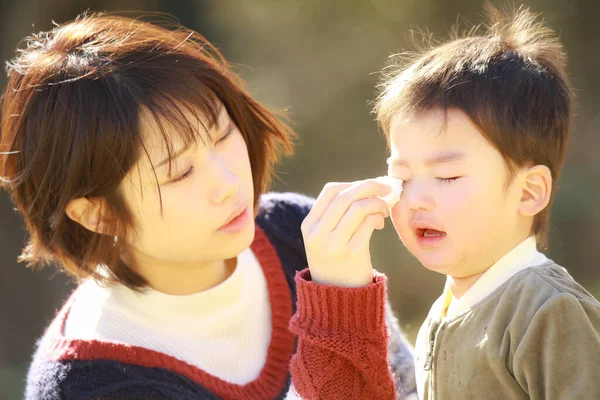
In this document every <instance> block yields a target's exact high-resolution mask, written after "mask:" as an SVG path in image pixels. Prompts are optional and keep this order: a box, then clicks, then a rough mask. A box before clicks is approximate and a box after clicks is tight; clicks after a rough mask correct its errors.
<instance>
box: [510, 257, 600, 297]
mask: <svg viewBox="0 0 600 400" xmlns="http://www.w3.org/2000/svg"><path fill="white" fill-rule="evenodd" d="M503 292H504V293H503V296H505V297H506V296H514V298H515V300H517V301H518V302H520V303H527V304H529V307H530V308H533V309H539V308H542V307H544V306H546V307H548V306H550V305H552V304H556V303H559V302H564V301H572V302H580V303H584V304H588V305H590V306H592V307H600V303H599V302H598V300H596V299H595V298H594V296H593V295H592V294H591V293H590V292H588V291H587V290H586V289H585V288H584V287H583V286H582V285H581V284H579V283H578V282H577V281H576V280H575V279H573V277H572V276H571V275H570V274H569V272H568V271H567V270H566V269H565V268H564V267H562V266H560V265H558V264H556V263H555V262H553V261H550V260H549V261H548V262H546V263H544V264H541V265H538V266H534V267H529V268H527V269H525V270H523V271H521V272H520V273H519V274H516V275H515V276H514V277H513V278H512V279H511V280H510V281H509V283H508V285H507V287H506V289H505V290H504V291H503Z"/></svg>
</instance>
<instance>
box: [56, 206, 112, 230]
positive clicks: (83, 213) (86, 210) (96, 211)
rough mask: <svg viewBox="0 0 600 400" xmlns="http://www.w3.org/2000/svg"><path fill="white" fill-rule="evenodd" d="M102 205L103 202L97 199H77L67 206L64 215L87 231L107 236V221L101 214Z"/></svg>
mask: <svg viewBox="0 0 600 400" xmlns="http://www.w3.org/2000/svg"><path fill="white" fill-rule="evenodd" d="M104 205H105V204H104V200H103V199H101V198H98V197H92V198H86V197H78V198H76V199H73V200H71V201H70V202H69V204H67V206H66V207H65V214H67V217H69V218H71V219H72V220H73V221H75V222H77V223H78V224H79V225H81V226H83V227H84V228H85V229H87V230H89V231H92V232H95V233H101V234H109V233H108V221H109V220H108V218H106V217H105V215H104V213H103V210H104Z"/></svg>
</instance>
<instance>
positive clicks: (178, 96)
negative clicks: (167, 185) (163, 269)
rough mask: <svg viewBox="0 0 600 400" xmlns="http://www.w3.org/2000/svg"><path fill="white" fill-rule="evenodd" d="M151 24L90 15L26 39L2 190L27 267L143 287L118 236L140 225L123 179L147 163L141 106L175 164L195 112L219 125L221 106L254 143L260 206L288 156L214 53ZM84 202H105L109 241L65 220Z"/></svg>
mask: <svg viewBox="0 0 600 400" xmlns="http://www.w3.org/2000/svg"><path fill="white" fill-rule="evenodd" d="M153 22H154V23H151V22H148V21H146V20H145V19H142V18H139V19H131V18H127V17H122V16H113V15H106V14H90V15H83V16H81V17H79V18H77V19H76V20H74V21H72V22H69V23H66V24H64V25H60V26H57V27H56V28H55V29H53V30H52V31H50V32H43V33H39V34H36V35H33V36H30V37H28V38H27V39H26V40H25V42H24V43H25V45H24V46H23V48H22V49H20V50H19V51H18V56H17V57H16V58H15V59H14V60H12V61H11V62H9V63H8V76H9V79H8V86H7V88H6V91H5V93H4V98H3V104H2V138H1V141H0V152H1V153H0V183H1V184H2V186H3V187H4V188H6V189H7V190H8V191H9V193H10V194H11V198H12V201H13V203H14V204H15V205H16V207H17V209H18V210H19V212H20V213H21V214H22V215H23V216H24V219H25V223H26V225H27V228H28V231H29V239H28V243H27V246H26V248H25V250H24V252H23V254H22V255H21V257H20V259H21V260H22V261H26V262H28V263H29V264H30V265H31V264H33V265H36V264H45V263H48V262H58V263H59V264H61V265H62V266H63V267H64V269H65V270H66V271H67V272H69V273H70V274H72V275H73V276H75V277H78V278H84V277H87V276H90V275H91V276H94V277H95V278H96V279H99V280H102V281H118V282H121V283H123V284H125V285H127V286H129V287H132V288H140V287H143V286H144V285H146V281H145V279H144V278H143V277H141V276H140V275H138V274H137V273H136V272H134V271H133V270H132V269H131V268H129V267H127V265H125V264H124V263H123V262H122V260H121V259H120V257H119V252H120V246H121V244H120V243H119V241H115V239H114V238H115V237H125V236H126V234H125V232H126V231H127V229H131V228H133V226H132V216H131V213H130V212H129V210H128V209H127V207H126V205H125V203H124V201H123V198H122V197H121V195H120V193H119V184H120V183H121V181H122V180H123V178H124V177H125V175H126V174H127V173H128V171H129V170H130V169H131V168H132V167H133V165H134V164H135V163H136V162H137V161H138V160H139V159H140V157H143V156H144V155H145V156H148V152H147V151H146V149H145V148H144V145H143V142H142V139H141V132H140V129H139V127H140V114H141V113H142V110H143V111H149V112H150V115H152V117H153V118H154V119H155V120H156V122H157V123H158V124H159V126H160V130H161V132H162V136H163V139H164V143H165V147H166V149H167V151H168V153H169V157H171V156H173V153H172V152H173V151H175V150H176V149H173V145H172V135H178V136H179V137H180V139H181V140H182V141H183V142H184V143H185V144H186V145H191V144H192V143H194V142H195V141H196V140H198V139H199V138H198V132H197V130H195V129H194V127H193V126H192V124H191V123H190V122H189V117H186V115H188V116H189V113H190V112H191V113H201V114H202V115H201V116H200V115H197V114H194V115H197V116H198V117H199V118H200V117H203V118H204V120H205V121H206V120H207V121H208V123H209V124H211V125H215V124H216V123H217V120H218V116H219V112H220V107H221V104H222V105H224V107H225V109H226V110H227V112H228V113H229V115H230V116H231V118H232V120H233V122H234V123H235V124H236V125H237V126H238V128H239V129H240V131H241V132H242V135H243V136H244V139H245V141H246V144H247V147H248V152H249V156H250V162H251V166H252V174H253V179H254V193H255V199H254V200H255V204H258V199H259V196H260V195H261V194H262V193H264V191H265V190H266V189H267V187H268V185H269V183H270V181H271V178H272V175H273V168H274V165H275V164H276V162H277V160H278V159H279V156H280V155H281V153H282V152H283V153H286V154H290V153H291V151H292V143H291V140H292V137H293V132H292V131H291V130H290V128H289V127H288V126H287V125H286V124H285V123H283V122H281V121H280V120H279V119H278V118H276V117H275V115H274V114H272V113H271V112H269V111H267V110H266V109H265V108H264V107H263V106H262V105H260V104H259V103H258V102H257V101H256V100H254V99H253V98H252V97H250V95H249V94H248V93H247V91H246V90H245V89H244V86H243V84H242V82H241V80H240V79H239V77H238V76H236V75H235V74H234V73H233V72H232V70H231V68H230V66H229V64H228V63H227V61H226V60H225V59H224V58H223V57H222V55H221V54H220V52H219V51H218V50H217V49H216V48H215V47H214V46H212V45H211V44H210V43H209V42H208V41H206V40H205V39H204V38H203V37H202V36H200V35H199V34H198V33H196V32H194V31H191V30H189V29H186V28H184V27H182V26H179V25H176V24H173V23H172V22H171V21H165V20H155V21H153ZM163 22H166V23H168V25H163ZM167 126H168V127H169V128H171V129H166V128H167ZM79 197H87V198H102V199H105V200H106V202H105V203H106V204H107V207H108V208H109V209H107V210H105V211H106V215H111V216H113V217H114V220H113V221H114V224H112V226H111V232H109V233H110V234H98V233H94V232H91V231H89V230H86V229H85V228H83V227H82V226H81V225H79V224H78V223H76V222H74V221H72V220H71V219H70V218H68V217H67V215H66V214H65V207H66V206H67V204H68V203H69V202H70V201H71V200H73V199H75V198H79ZM98 266H104V267H105V268H103V270H104V271H105V272H108V277H106V274H105V273H102V274H100V273H99V272H98Z"/></svg>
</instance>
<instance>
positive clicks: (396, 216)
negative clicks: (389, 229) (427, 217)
mask: <svg viewBox="0 0 600 400" xmlns="http://www.w3.org/2000/svg"><path fill="white" fill-rule="evenodd" d="M403 214H404V213H403V210H402V203H401V202H399V203H397V204H396V205H395V206H394V207H392V208H391V209H390V219H391V220H392V224H393V225H394V229H396V232H397V233H398V235H399V236H402V234H403V233H404V231H405V230H406V227H407V226H408V223H409V221H408V218H407V217H406V216H403Z"/></svg>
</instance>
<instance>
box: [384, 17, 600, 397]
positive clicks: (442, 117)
mask: <svg viewBox="0 0 600 400" xmlns="http://www.w3.org/2000/svg"><path fill="white" fill-rule="evenodd" d="M488 14H489V16H490V20H491V23H490V24H489V26H488V30H487V32H485V33H484V34H483V35H481V36H476V35H469V36H467V37H464V38H456V39H454V40H452V41H450V42H448V43H445V44H442V45H439V46H437V47H434V48H432V49H429V50H427V51H425V52H423V53H421V54H418V55H416V56H415V57H414V58H412V59H411V60H408V62H407V63H406V64H404V66H401V67H400V68H398V69H396V70H394V71H392V72H390V73H389V75H388V76H387V77H386V79H385V81H384V83H383V85H382V89H383V90H382V94H381V95H380V97H379V98H378V100H377V103H376V108H375V111H376V113H377V118H378V121H379V123H380V124H381V126H382V127H383V129H384V130H385V132H386V134H387V136H388V138H389V143H390V148H391V157H390V159H389V162H388V165H389V175H390V176H392V177H395V178H398V179H402V180H403V181H404V187H403V194H402V197H401V199H400V201H399V203H398V204H397V205H396V206H394V207H393V208H392V210H391V218H392V221H393V223H394V226H395V228H396V230H397V232H398V234H399V236H400V238H401V240H402V242H403V243H404V245H405V246H406V247H407V248H408V250H409V251H410V252H411V253H412V254H413V255H415V256H416V257H417V258H418V259H419V261H421V263H422V264H423V265H424V266H425V267H426V268H428V269H430V270H433V271H437V272H440V273H443V274H445V275H447V284H446V287H445V289H444V293H443V294H442V296H441V297H440V298H439V299H438V300H437V301H436V302H435V303H434V305H433V306H432V308H431V310H430V313H429V315H428V316H427V319H426V320H425V322H424V324H423V325H422V327H421V329H420V332H419V334H418V338H417V343H416V348H415V357H416V358H415V365H416V374H417V386H418V391H419V395H420V397H421V398H423V399H434V398H436V399H437V398H439V399H481V398H486V399H490V398H494V399H495V398H498V399H508V398H510V399H524V398H534V399H598V398H600V304H599V303H598V301H597V300H596V299H594V297H593V296H592V295H591V294H590V293H588V292H587V291H586V290H585V289H584V288H583V287H582V286H580V285H579V284H578V283H577V282H575V281H574V280H573V278H572V277H571V276H570V275H569V274H568V273H567V271H566V270H565V269H564V268H562V267H561V266H559V265H557V264H556V263H554V262H553V261H552V260H549V259H548V258H546V257H545V256H544V254H542V253H540V252H539V251H538V250H537V249H538V248H539V247H545V245H546V235H547V231H548V226H549V217H550V205H551V203H552V199H553V197H554V192H555V183H556V181H557V178H558V175H559V172H560V169H561V166H562V164H563V159H564V154H565V147H566V142H567V138H568V136H569V130H570V125H571V118H572V102H573V89H572V87H571V85H570V83H569V80H568V78H567V73H566V71H565V58H566V56H565V53H564V51H563V48H562V46H561V44H560V43H559V41H558V40H557V39H556V37H555V36H554V35H553V32H552V31H551V30H550V29H549V28H547V27H545V26H544V25H543V24H542V22H539V21H538V19H537V17H536V16H535V15H533V14H531V13H530V12H529V11H528V10H526V9H523V8H521V9H519V10H518V11H516V12H514V13H511V14H507V15H502V14H501V13H500V12H498V11H497V10H496V9H493V8H491V7H490V8H488Z"/></svg>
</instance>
